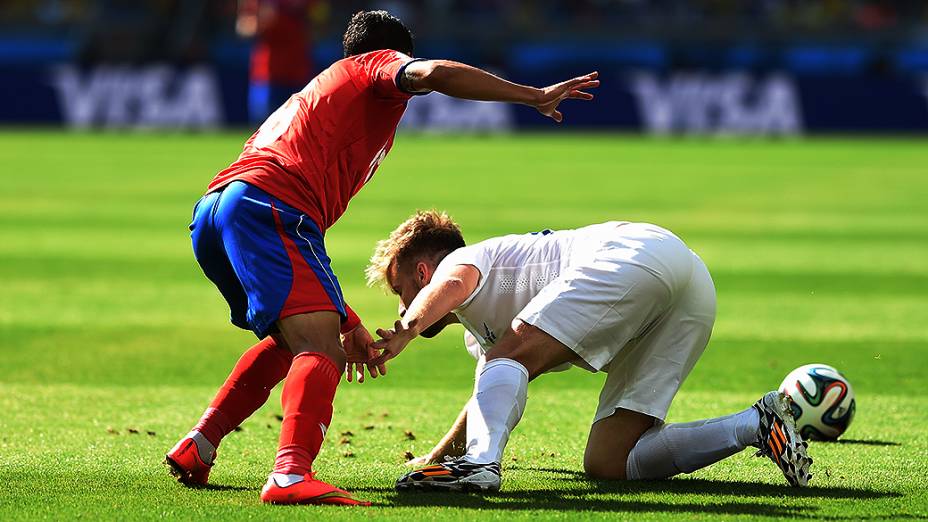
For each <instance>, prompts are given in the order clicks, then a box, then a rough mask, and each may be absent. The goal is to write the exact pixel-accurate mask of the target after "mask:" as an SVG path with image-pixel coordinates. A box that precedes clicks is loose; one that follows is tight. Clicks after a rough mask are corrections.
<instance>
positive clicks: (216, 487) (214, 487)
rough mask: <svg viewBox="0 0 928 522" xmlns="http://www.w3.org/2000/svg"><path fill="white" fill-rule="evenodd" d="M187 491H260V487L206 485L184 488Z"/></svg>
mask: <svg viewBox="0 0 928 522" xmlns="http://www.w3.org/2000/svg"><path fill="white" fill-rule="evenodd" d="M185 487H187V488H189V489H202V490H206V491H260V490H261V488H260V487H248V486H228V485H225V484H206V485H205V486H185Z"/></svg>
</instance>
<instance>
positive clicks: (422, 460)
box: [406, 403, 467, 466]
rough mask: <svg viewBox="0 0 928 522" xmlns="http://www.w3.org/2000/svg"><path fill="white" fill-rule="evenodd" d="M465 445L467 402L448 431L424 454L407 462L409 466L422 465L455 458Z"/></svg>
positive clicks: (459, 454) (460, 453)
mask: <svg viewBox="0 0 928 522" xmlns="http://www.w3.org/2000/svg"><path fill="white" fill-rule="evenodd" d="M466 446H467V403H465V404H464V409H462V410H461V413H460V414H458V418H457V419H455V421H454V424H452V425H451V428H450V429H449V430H448V433H447V434H446V435H445V436H444V437H442V439H441V440H440V441H438V443H437V444H435V447H434V448H432V451H430V452H429V453H428V454H426V455H422V456H420V457H418V458H415V459H412V460H410V461H409V462H407V463H406V464H407V465H410V466H423V465H426V464H429V463H432V462H441V461H442V460H443V459H444V458H445V457H452V458H457V457H460V456H462V455H464V450H465V449H466Z"/></svg>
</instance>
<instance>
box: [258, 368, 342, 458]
mask: <svg viewBox="0 0 928 522" xmlns="http://www.w3.org/2000/svg"><path fill="white" fill-rule="evenodd" d="M342 370H343V368H336V366H335V364H334V363H333V362H332V361H331V360H330V359H329V358H328V357H326V356H325V355H323V354H320V353H311V352H304V353H300V354H299V355H297V356H295V357H294V358H293V363H292V364H291V367H290V372H289V373H288V374H287V381H286V383H285V385H284V389H283V393H282V395H281V403H282V404H283V410H284V420H283V423H282V424H281V427H280V446H279V448H278V451H277V458H276V460H275V462H274V473H281V474H287V475H301V476H302V475H305V474H307V473H309V472H310V470H311V468H312V463H313V461H314V460H315V459H316V456H317V455H318V454H319V450H320V448H321V447H322V442H323V440H324V439H325V432H326V430H327V429H328V427H329V424H330V423H331V422H332V401H333V400H334V399H335V390H336V388H337V387H338V382H339V378H340V376H341V373H342Z"/></svg>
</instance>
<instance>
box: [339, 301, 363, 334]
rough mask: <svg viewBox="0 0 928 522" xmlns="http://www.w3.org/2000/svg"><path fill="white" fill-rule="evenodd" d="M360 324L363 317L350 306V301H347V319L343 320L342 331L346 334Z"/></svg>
mask: <svg viewBox="0 0 928 522" xmlns="http://www.w3.org/2000/svg"><path fill="white" fill-rule="evenodd" d="M359 324H361V318H360V317H358V314H356V313H355V311H354V310H352V309H351V307H350V306H348V303H345V319H343V320H342V328H341V333H343V334H346V333H348V332H350V331H352V330H354V329H355V328H356V327H357V326H358V325H359Z"/></svg>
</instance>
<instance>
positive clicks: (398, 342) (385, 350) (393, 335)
mask: <svg viewBox="0 0 928 522" xmlns="http://www.w3.org/2000/svg"><path fill="white" fill-rule="evenodd" d="M417 323H418V320H417V319H413V320H412V321H410V322H409V326H403V322H402V321H396V322H395V323H393V329H392V330H385V329H383V328H378V329H377V335H379V336H380V339H378V340H377V341H375V342H374V344H373V347H374V349H375V350H378V351H379V352H380V355H378V356H377V357H376V358H374V359H373V360H371V361H370V362H369V363H368V364H369V365H370V364H374V365H377V366H380V365H383V364H384V363H386V362H387V361H389V360H390V359H392V358H394V357H396V356H397V355H399V354H400V352H402V351H403V348H406V345H407V344H409V343H410V341H412V340H413V339H415V338H416V336H417V335H419V332H418V331H416V324H417Z"/></svg>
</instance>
